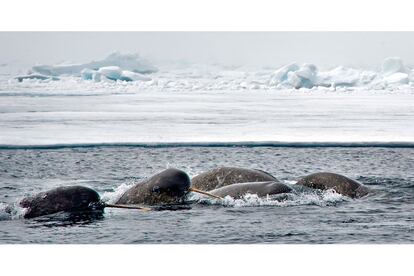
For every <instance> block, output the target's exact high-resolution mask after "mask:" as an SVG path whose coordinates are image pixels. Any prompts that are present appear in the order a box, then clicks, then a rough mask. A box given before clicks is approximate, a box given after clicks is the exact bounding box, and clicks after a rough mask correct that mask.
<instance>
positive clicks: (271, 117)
mask: <svg viewBox="0 0 414 276" xmlns="http://www.w3.org/2000/svg"><path fill="white" fill-rule="evenodd" d="M143 64H144V63H143V59H141V58H140V57H139V56H138V55H122V54H119V53H116V54H112V55H110V56H109V57H108V58H106V59H104V60H103V61H99V62H89V63H85V64H82V65H79V64H78V65H52V66H46V67H45V66H43V67H36V68H37V69H36V70H38V71H39V73H36V74H31V75H26V76H23V75H22V76H21V79H15V77H16V75H14V73H10V74H1V75H0V113H1V116H0V130H1V132H0V145H2V146H31V145H32V146H33V145H56V144H104V143H108V144H113V143H115V144H118V143H141V144H146V143H216V142H219V143H233V142H246V143H250V142H256V143H260V142H275V143H410V144H414V127H413V126H414V104H413V97H414V91H413V89H414V79H413V74H412V73H411V72H412V69H411V68H408V67H406V66H405V65H404V64H403V62H402V61H401V59H399V58H396V57H393V58H387V59H385V60H384V61H383V64H382V66H381V68H379V67H378V68H379V69H378V70H376V71H375V70H365V69H361V68H359V69H358V68H349V67H346V66H337V67H334V68H332V69H323V70H322V69H321V68H318V67H317V66H316V65H313V64H308V63H291V64H288V65H285V66H283V67H281V68H279V69H276V70H275V69H273V68H253V67H247V66H244V67H236V66H233V67H229V66H222V65H217V64H214V65H212V64H189V63H183V64H180V63H176V64H163V65H159V64H157V67H158V70H157V71H156V70H155V69H154V68H155V67H151V66H152V65H151V66H150V65H146V66H147V67H145V66H143ZM148 64H149V63H148ZM39 68H40V69H39ZM151 68H152V69H151ZM46 69H47V70H46ZM4 71H5V68H2V72H4ZM40 71H41V72H42V74H40ZM46 71H47V72H46ZM144 71H145V73H146V74H142V73H143V72H144ZM10 72H12V71H10ZM13 72H15V71H13ZM150 72H151V73H150ZM44 73H48V75H43V74H44ZM55 75H58V76H59V77H56V76H55ZM30 76H32V77H30ZM36 76H40V77H36Z"/></svg>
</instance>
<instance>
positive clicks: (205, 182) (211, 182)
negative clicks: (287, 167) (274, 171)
mask: <svg viewBox="0 0 414 276" xmlns="http://www.w3.org/2000/svg"><path fill="white" fill-rule="evenodd" d="M263 181H275V182H279V181H278V180H277V179H276V178H275V177H274V176H272V175H271V174H269V173H267V172H265V171H261V170H254V169H245V168H237V167H219V168H216V169H213V170H210V171H206V172H203V173H201V174H199V175H197V176H194V177H193V178H192V179H191V185H192V187H194V188H197V189H200V190H204V191H211V190H214V189H218V188H221V187H224V186H227V185H231V184H235V183H245V182H263Z"/></svg>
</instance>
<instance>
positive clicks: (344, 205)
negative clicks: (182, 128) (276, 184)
mask: <svg viewBox="0 0 414 276" xmlns="http://www.w3.org/2000/svg"><path fill="white" fill-rule="evenodd" d="M218 166H238V167H245V168H256V169H262V170H265V171H268V172H270V173H271V174H273V175H274V176H276V177H277V178H279V179H280V180H282V181H284V182H285V183H287V184H289V185H290V186H291V187H293V188H294V190H295V193H294V194H293V195H291V196H289V197H288V198H287V199H285V200H283V201H280V200H276V199H272V198H265V199H258V198H257V197H254V196H250V197H246V198H245V199H243V200H236V201H235V200H231V199H226V201H225V202H224V203H223V202H217V201H214V200H209V199H203V198H201V199H200V197H197V196H190V198H189V201H191V202H193V203H191V204H189V206H188V207H189V208H187V209H183V210H175V211H170V210H166V211H149V212H142V211H136V210H118V209H106V210H105V212H104V214H65V213H61V214H55V215H51V216H45V217H40V218H36V219H22V218H20V216H19V214H20V213H19V212H20V211H21V210H20V209H19V208H14V209H13V213H14V214H13V216H10V215H9V214H7V213H6V212H5V209H6V206H10V205H12V206H13V204H16V203H17V202H18V201H19V199H21V198H22V197H23V196H25V195H31V194H34V193H37V192H40V191H44V190H48V189H50V188H53V187H57V186H62V185H75V184H77V185H84V186H88V187H91V188H94V189H96V190H97V191H98V192H99V193H100V195H101V196H103V198H104V199H105V200H109V201H111V200H114V199H115V198H116V197H117V196H119V194H120V193H121V192H122V191H123V190H125V188H126V187H127V186H128V185H131V184H132V183H133V182H134V181H136V180H139V179H142V178H145V177H147V176H150V175H152V174H154V173H156V172H158V171H161V170H163V169H165V168H167V167H176V168H179V169H182V170H184V171H186V172H187V173H188V174H189V175H190V176H194V175H196V174H198V173H201V172H203V171H206V170H209V169H212V168H216V167H218ZM318 171H330V172H336V173H340V174H344V175H346V176H348V177H351V178H354V179H356V180H358V181H360V182H362V183H363V184H365V185H367V186H369V187H370V188H371V189H372V190H373V191H374V192H373V193H371V194H370V195H369V196H367V197H364V198H361V199H349V198H346V197H343V196H340V195H338V194H335V193H333V192H330V191H328V192H317V191H309V190H301V189H299V188H298V187H295V185H294V183H295V181H296V180H297V179H298V178H299V177H300V176H303V175H306V174H310V173H313V172H318ZM0 202H2V203H0V219H1V221H0V243H105V244H106V243H209V244H211V243H237V244H239V243H242V244H245V243H412V242H414V148H392V147H389V148H381V147H302V148H295V147H158V148H157V147H125V146H124V147H122V146H119V147H86V148H76V147H74V148H62V149H59V148H56V149H2V150H0Z"/></svg>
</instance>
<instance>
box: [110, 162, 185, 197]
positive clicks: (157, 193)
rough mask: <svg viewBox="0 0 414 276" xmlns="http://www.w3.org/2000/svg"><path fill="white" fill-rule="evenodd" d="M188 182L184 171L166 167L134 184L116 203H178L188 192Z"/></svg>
mask: <svg viewBox="0 0 414 276" xmlns="http://www.w3.org/2000/svg"><path fill="white" fill-rule="evenodd" d="M190 183H191V182H190V177H189V176H188V175H187V174H186V173H185V172H183V171H181V170H178V169H175V168H170V169H166V170H164V171H162V172H159V173H157V174H155V175H153V176H151V177H149V178H147V179H145V180H144V181H142V182H139V183H137V184H135V185H134V186H133V187H132V188H130V189H128V190H127V191H126V192H125V193H124V194H123V195H122V196H121V198H120V199H119V200H118V201H117V202H116V204H173V203H179V202H181V201H182V200H183V198H184V197H185V196H186V195H187V193H188V192H189V188H190Z"/></svg>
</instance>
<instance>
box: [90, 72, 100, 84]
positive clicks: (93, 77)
mask: <svg viewBox="0 0 414 276" xmlns="http://www.w3.org/2000/svg"><path fill="white" fill-rule="evenodd" d="M101 76H102V75H101V73H99V72H98V71H95V72H94V73H93V74H92V79H93V80H94V81H96V82H99V81H101Z"/></svg>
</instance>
